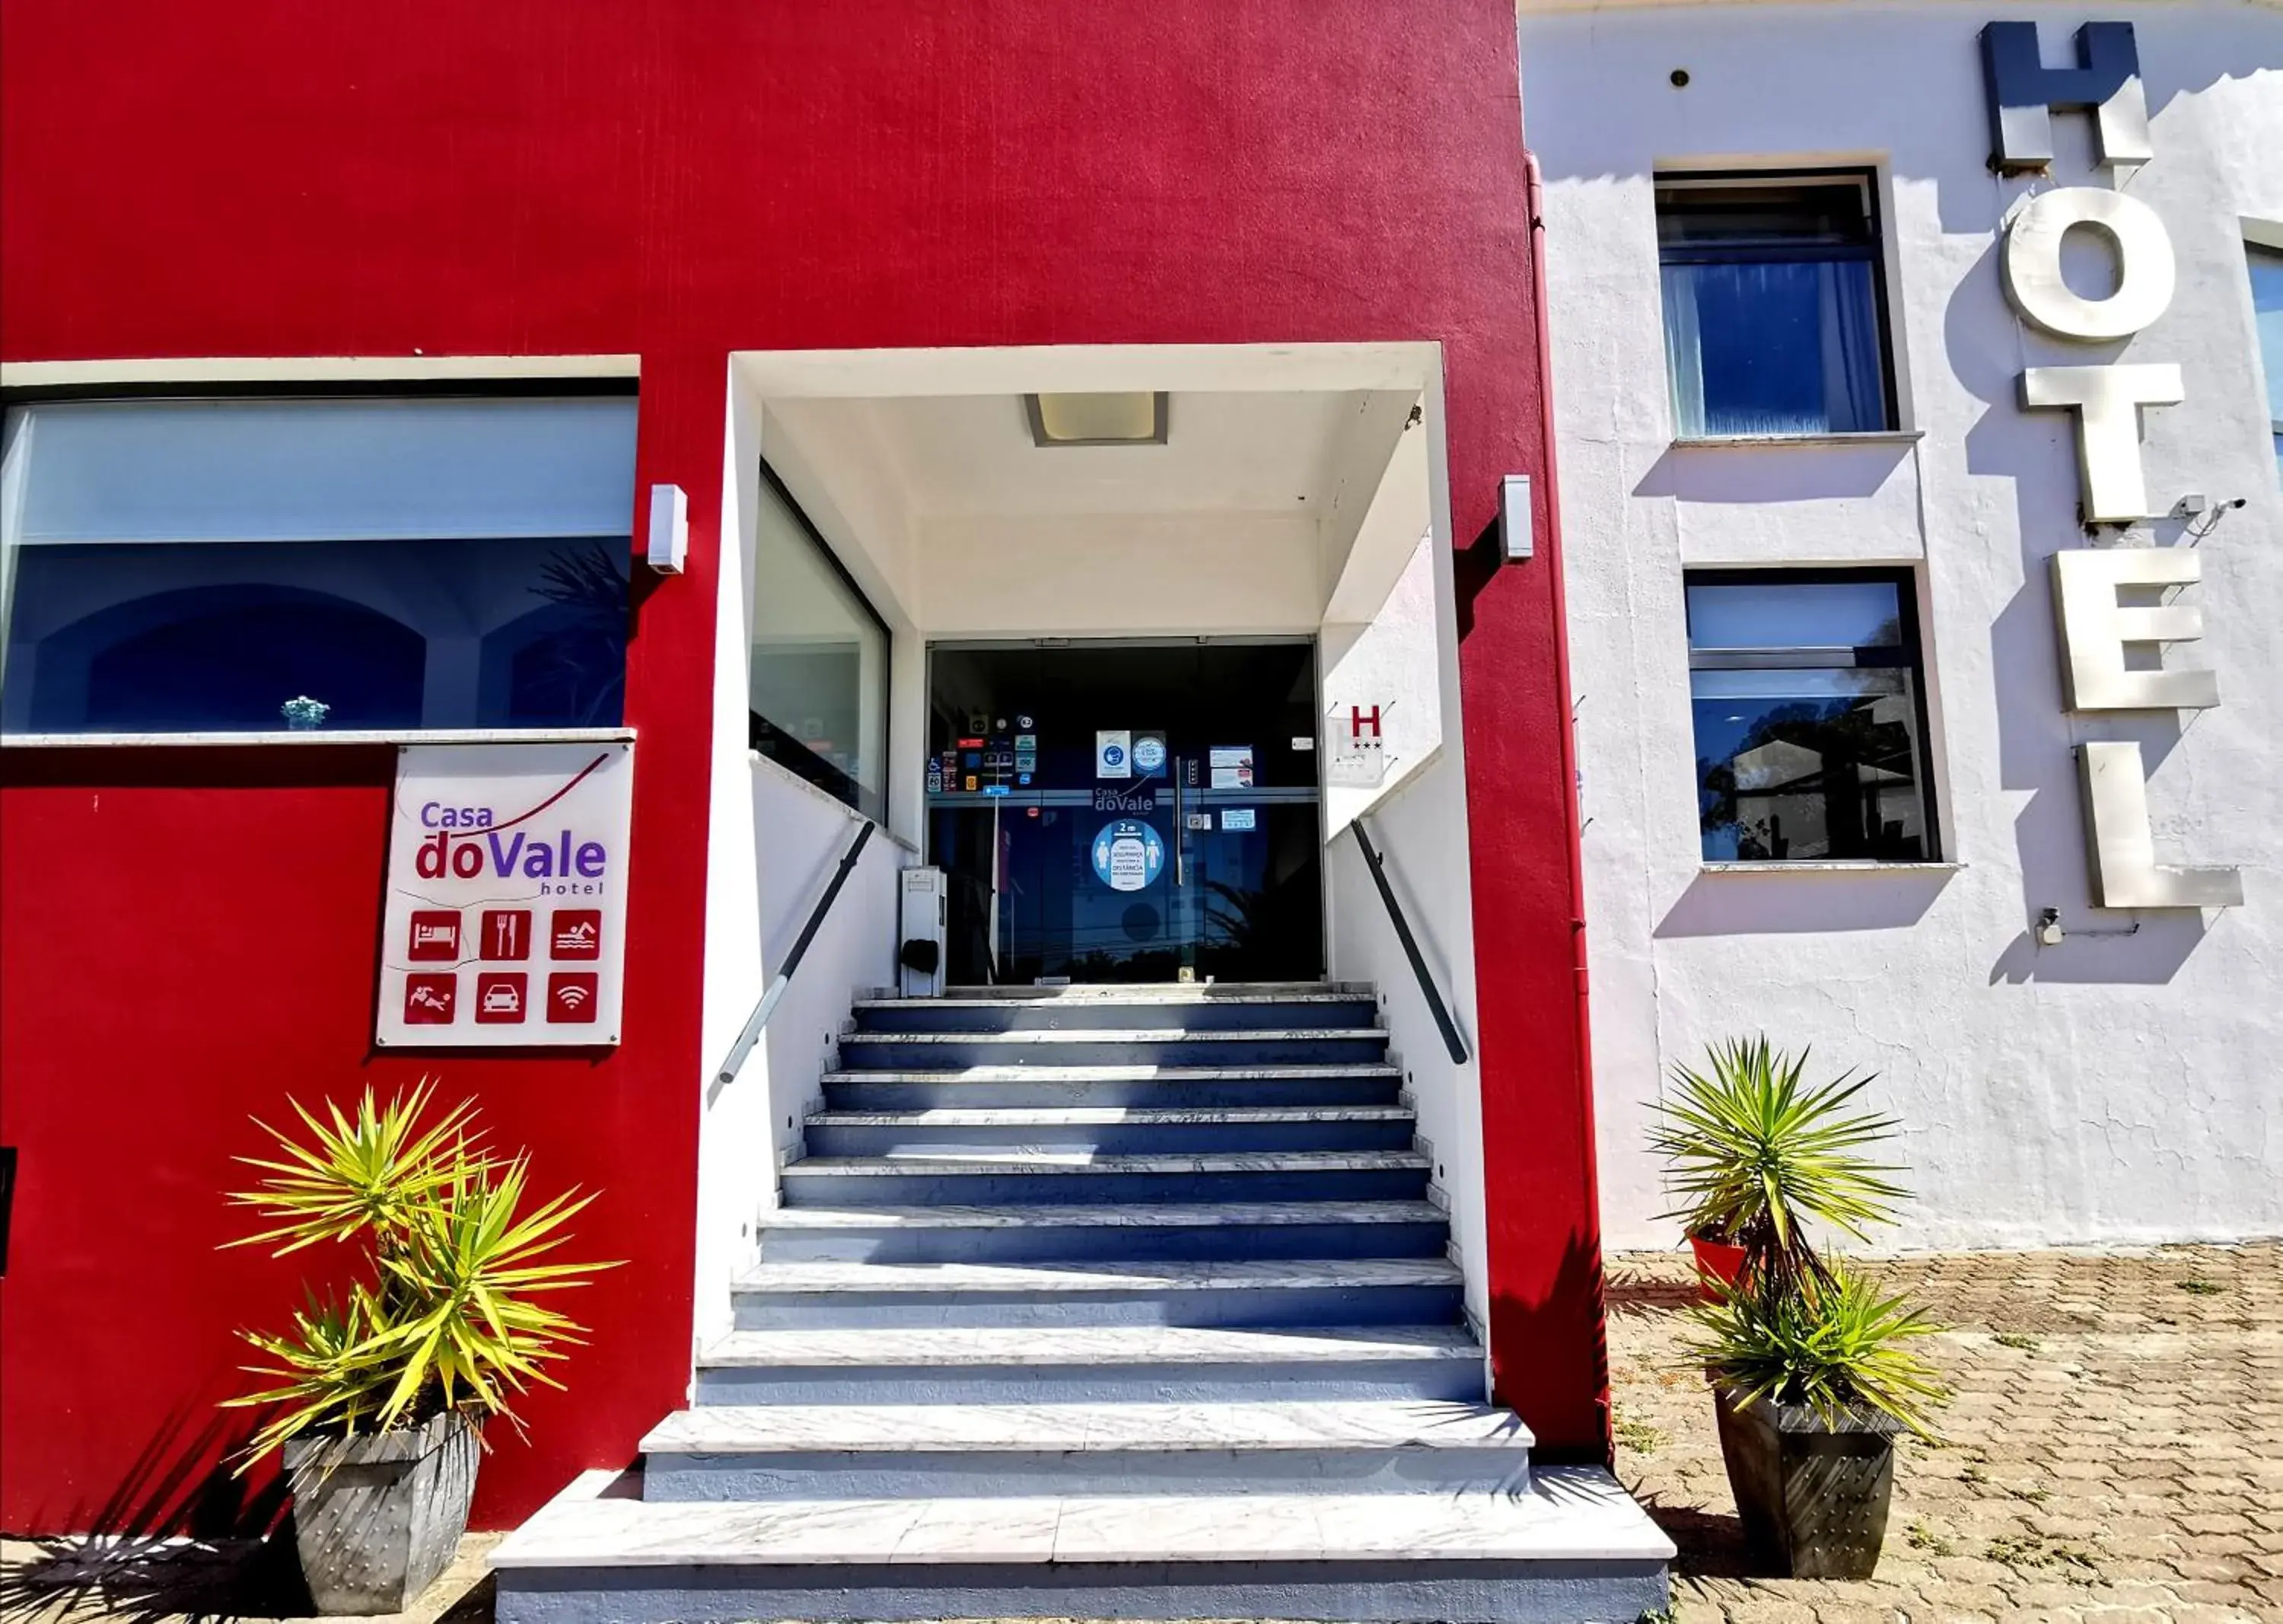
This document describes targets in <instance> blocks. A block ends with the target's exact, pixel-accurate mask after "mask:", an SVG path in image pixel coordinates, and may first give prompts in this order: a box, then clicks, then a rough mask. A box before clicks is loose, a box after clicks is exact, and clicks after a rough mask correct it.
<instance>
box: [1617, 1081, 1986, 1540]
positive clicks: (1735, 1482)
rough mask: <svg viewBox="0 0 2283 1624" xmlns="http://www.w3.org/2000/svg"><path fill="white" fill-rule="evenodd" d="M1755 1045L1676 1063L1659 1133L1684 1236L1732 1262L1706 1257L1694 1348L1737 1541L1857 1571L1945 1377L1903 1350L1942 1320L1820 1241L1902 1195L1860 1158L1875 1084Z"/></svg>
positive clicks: (1879, 1128)
mask: <svg viewBox="0 0 2283 1624" xmlns="http://www.w3.org/2000/svg"><path fill="white" fill-rule="evenodd" d="M1807 1060H1808V1056H1807V1052H1806V1051H1805V1050H1802V1051H1801V1052H1800V1053H1799V1055H1798V1056H1796V1057H1794V1056H1792V1055H1790V1054H1788V1053H1786V1052H1784V1051H1781V1050H1774V1049H1773V1048H1771V1046H1770V1045H1769V1043H1768V1042H1767V1040H1766V1038H1765V1037H1758V1038H1739V1039H1734V1040H1730V1041H1729V1042H1723V1043H1718V1044H1715V1045H1713V1046H1712V1048H1711V1050H1710V1061H1711V1065H1710V1072H1709V1073H1700V1072H1697V1071H1695V1070H1693V1069H1691V1068H1689V1067H1687V1066H1676V1067H1675V1068H1674V1081H1675V1085H1676V1086H1675V1089H1674V1091H1673V1094H1672V1096H1671V1097H1670V1098H1668V1099H1667V1100H1665V1101H1664V1102H1663V1103H1662V1104H1661V1105H1659V1107H1658V1109H1659V1110H1660V1112H1661V1113H1662V1114H1663V1120H1662V1121H1661V1122H1660V1123H1659V1124H1658V1126H1657V1127H1656V1129H1655V1130H1654V1131H1653V1134H1652V1140H1651V1142H1652V1144H1654V1145H1655V1147H1656V1149H1657V1150H1658V1151H1659V1152H1662V1153H1663V1154H1664V1157H1665V1158H1666V1159H1667V1162H1668V1164H1669V1165H1670V1167H1671V1175H1672V1183H1673V1188H1674V1189H1675V1190H1676V1191H1678V1192H1679V1194H1680V1195H1681V1196H1682V1197H1683V1198H1684V1199H1685V1201H1686V1203H1687V1205H1686V1206H1684V1207H1683V1208H1682V1209H1681V1210H1680V1212H1679V1214H1676V1215H1678V1216H1680V1217H1681V1218H1682V1219H1683V1220H1684V1221H1685V1222H1686V1223H1687V1229H1688V1232H1689V1234H1690V1236H1691V1238H1698V1237H1701V1236H1716V1237H1718V1238H1721V1239H1723V1240H1725V1241H1726V1242H1728V1243H1729V1244H1730V1245H1734V1248H1735V1249H1736V1251H1737V1253H1739V1255H1738V1256H1737V1257H1736V1258H1735V1259H1734V1266H1733V1268H1731V1269H1726V1270H1725V1271H1722V1270H1720V1269H1718V1265H1717V1264H1712V1265H1707V1264H1704V1263H1700V1265H1699V1268H1700V1278H1702V1279H1703V1283H1704V1288H1705V1290H1704V1295H1705V1300H1703V1301H1702V1302H1700V1303H1699V1304H1698V1305H1697V1306H1696V1307H1695V1309H1694V1310H1693V1311H1692V1312H1693V1314H1694V1316H1695V1321H1696V1324H1697V1331H1698V1337H1697V1339H1696V1340H1695V1342H1694V1343H1693V1344H1692V1345H1691V1346H1690V1347H1689V1348H1688V1349H1687V1357H1688V1359H1689V1360H1690V1361H1691V1362H1695V1363H1699V1364H1701V1365H1702V1366H1703V1369H1704V1371H1705V1374H1706V1376H1707V1377H1708V1378H1710V1382H1711V1384H1712V1390H1713V1401H1714V1404H1715V1407H1716V1409H1717V1410H1718V1419H1719V1426H1720V1450H1721V1455H1722V1457H1723V1458H1724V1460H1725V1461H1726V1464H1727V1469H1728V1485H1729V1488H1730V1489H1731V1491H1732V1492H1733V1493H1734V1495H1735V1497H1736V1510H1737V1514H1738V1517H1739V1519H1741V1522H1742V1523H1743V1526H1744V1534H1745V1538H1746V1540H1747V1542H1749V1544H1751V1546H1752V1547H1753V1548H1754V1549H1755V1550H1757V1552H1758V1553H1759V1554H1760V1555H1761V1556H1762V1557H1763V1558H1765V1559H1766V1560H1768V1561H1770V1562H1772V1563H1774V1564H1776V1565H1779V1566H1780V1568H1781V1570H1782V1571H1783V1572H1785V1573H1789V1574H1791V1575H1792V1576H1793V1577H1795V1578H1830V1579H1846V1578H1867V1577H1868V1576H1869V1575H1870V1573H1872V1571H1873V1569H1874V1567H1875V1566H1876V1565H1877V1563H1878V1559H1879V1550H1880V1547H1881V1545H1882V1542H1883V1541H1884V1539H1885V1535H1886V1524H1887V1507H1888V1503H1889V1501H1890V1495H1891V1494H1892V1490H1893V1485H1894V1441H1895V1438H1896V1436H1897V1434H1898V1433H1901V1432H1903V1431H1905V1430H1909V1431H1915V1432H1919V1433H1926V1432H1927V1425H1928V1424H1927V1419H1926V1415H1927V1411H1928V1409H1930V1408H1931V1407H1932V1406H1933V1405H1935V1404H1936V1403H1938V1402H1939V1401H1941V1399H1942V1397H1943V1396H1944V1392H1943V1386H1942V1383H1941V1380H1940V1378H1938V1376H1937V1375H1936V1372H1935V1370H1933V1368H1932V1367H1931V1366H1930V1365H1928V1363H1927V1362H1925V1361H1924V1360H1923V1359H1922V1358H1921V1357H1920V1355H1918V1354H1917V1353H1916V1352H1915V1351H1914V1350H1913V1347H1911V1344H1912V1342H1913V1340H1914V1339H1918V1338H1921V1337H1923V1336H1926V1335H1928V1334H1930V1333H1931V1332H1933V1331H1936V1330H1937V1329H1939V1327H1937V1326H1936V1325H1934V1324H1932V1323H1928V1320H1927V1319H1926V1317H1925V1316H1924V1315H1923V1314H1922V1313H1921V1311H1920V1310H1918V1309H1916V1308H1912V1307H1911V1306H1909V1305H1908V1304H1907V1303H1906V1302H1905V1301H1904V1300H1902V1299H1900V1298H1897V1297H1882V1296H1881V1295H1880V1294H1879V1293H1878V1292H1877V1291H1876V1290H1875V1289H1874V1286H1873V1284H1872V1283H1871V1281H1870V1280H1869V1279H1868V1278H1867V1277H1866V1276H1864V1275H1862V1274H1861V1273H1859V1272H1858V1271H1857V1270H1855V1269H1851V1268H1850V1267H1848V1266H1847V1265H1845V1264H1843V1263H1842V1262H1840V1261H1836V1260H1835V1259H1833V1258H1829V1257H1827V1256H1825V1255H1823V1254H1822V1253H1819V1252H1818V1251H1817V1250H1816V1247H1815V1245H1814V1243H1813V1241H1812V1239H1811V1238H1810V1237H1809V1235H1808V1233H1807V1227H1808V1226H1809V1225H1810V1224H1821V1225H1824V1226H1827V1227H1828V1228H1829V1229H1832V1230H1838V1231H1840V1232H1842V1233H1844V1234H1847V1235H1850V1236H1852V1237H1854V1238H1857V1239H1858V1240H1867V1239H1868V1238H1869V1234H1868V1230H1869V1229H1870V1227H1871V1226H1872V1225H1874V1224H1880V1223H1887V1222H1892V1219H1893V1211H1894V1204H1895V1203H1896V1202H1897V1201H1898V1200H1901V1199H1903V1198H1905V1194H1906V1192H1905V1191H1904V1190H1903V1189H1902V1188H1901V1187H1900V1186H1899V1185H1897V1184H1896V1183H1893V1182H1892V1181H1891V1180H1890V1178H1889V1177H1888V1175H1890V1174H1892V1173H1896V1172H1898V1171H1900V1169H1899V1168H1897V1167H1894V1166H1892V1165H1891V1164H1888V1163H1882V1162H1877V1161H1874V1160H1872V1159H1871V1158H1870V1157H1869V1155H1867V1154H1866V1152H1867V1151H1868V1150H1869V1148H1870V1147H1871V1146H1873V1145H1874V1144H1879V1143H1881V1142H1882V1141H1885V1140H1888V1139H1890V1138H1892V1137H1893V1136H1894V1134H1895V1128H1896V1124H1895V1121H1894V1120H1893V1119H1892V1118H1890V1117H1884V1116H1880V1115H1877V1114H1875V1113H1870V1112H1865V1111H1860V1110H1856V1109H1851V1106H1850V1102H1851V1100H1852V1099H1853V1098H1854V1097H1855V1096H1856V1095H1857V1094H1858V1093H1860V1092H1861V1091H1862V1089H1864V1087H1865V1086H1866V1084H1868V1083H1869V1082H1870V1081H1872V1079H1871V1078H1870V1077H1869V1076H1865V1077H1862V1078H1859V1079H1858V1078H1857V1077H1855V1076H1854V1074H1852V1073H1849V1074H1844V1075H1842V1076H1840V1077H1838V1078H1835V1079H1834V1080H1832V1081H1828V1082H1825V1083H1820V1084H1811V1083H1809V1082H1808V1081H1807Z"/></svg>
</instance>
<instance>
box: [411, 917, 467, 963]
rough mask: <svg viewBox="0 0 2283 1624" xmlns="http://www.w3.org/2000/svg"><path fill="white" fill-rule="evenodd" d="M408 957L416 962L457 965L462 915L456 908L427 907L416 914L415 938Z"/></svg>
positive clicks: (413, 927)
mask: <svg viewBox="0 0 2283 1624" xmlns="http://www.w3.org/2000/svg"><path fill="white" fill-rule="evenodd" d="M404 956H405V957H407V958H409V959H410V960H412V962H413V963H415V964H433V963H438V962H441V963H443V964H456V963H457V962H458V961H459V957H460V916H459V914H458V913H457V912H456V911H455V910H445V909H433V910H431V909H423V910H420V911H419V912H417V913H416V914H414V915H413V916H412V939H411V940H410V941H408V942H406V943H405V945H404Z"/></svg>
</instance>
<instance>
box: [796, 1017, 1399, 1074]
mask: <svg viewBox="0 0 2283 1624" xmlns="http://www.w3.org/2000/svg"><path fill="white" fill-rule="evenodd" d="M1386 1053H1387V1034H1386V1033H1384V1032H1383V1031H1379V1030H1377V1029H1375V1028H1372V1027H1280V1028H1246V1029H1244V1030H1242V1031H1232V1032H1185V1031H1182V1030H1180V1029H1179V1028H1177V1027H1157V1028H1147V1027H1144V1028H1135V1029H1132V1030H1123V1029H1119V1028H1115V1027H1110V1028H1097V1029H1092V1030H1076V1029H1064V1030H1060V1031H1052V1032H998V1033H975V1032H849V1033H845V1034H843V1035H842V1036H841V1039H840V1065H841V1066H842V1068H843V1069H846V1070H856V1069H861V1068H865V1067H871V1066H877V1067H881V1068H883V1069H886V1070H904V1071H947V1070H951V1069H954V1068H963V1067H967V1066H1261V1065H1292V1064H1296V1063H1304V1064H1307V1065H1331V1064H1339V1063H1347V1064H1353V1063H1357V1062H1368V1061H1375V1060H1381V1059H1383V1058H1385V1057H1386Z"/></svg>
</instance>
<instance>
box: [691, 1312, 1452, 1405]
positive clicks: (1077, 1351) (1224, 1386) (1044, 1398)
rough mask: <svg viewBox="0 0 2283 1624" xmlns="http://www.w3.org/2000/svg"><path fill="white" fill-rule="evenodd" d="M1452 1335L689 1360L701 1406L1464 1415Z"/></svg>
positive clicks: (1013, 1337) (878, 1335)
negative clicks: (1213, 1405)
mask: <svg viewBox="0 0 2283 1624" xmlns="http://www.w3.org/2000/svg"><path fill="white" fill-rule="evenodd" d="M1485 1391H1486V1389H1485V1386H1484V1368H1483V1350H1482V1347H1481V1345H1480V1344H1479V1343H1477V1341H1476V1340H1475V1339H1474V1338H1473V1337H1472V1336H1471V1335H1469V1333H1468V1331H1466V1330H1465V1329H1464V1328H1463V1327H1461V1326H1459V1325H1455V1324H1431V1325H1373V1326H1353V1327H1347V1328H1342V1329H1313V1330H1266V1329H1258V1328H1243V1327H1229V1326H1175V1325H1100V1326H1086V1325H1078V1326H1061V1327H1043V1328H1042V1327H1034V1326H1025V1327H1017V1328H1008V1327H995V1328H986V1327H978V1328H971V1329H963V1330H946V1329H941V1328H934V1327H931V1328H928V1329H923V1330H905V1329H895V1328H887V1329H870V1330H855V1331H735V1332H732V1333H731V1334H730V1335H729V1336H727V1337H725V1338H723V1339H721V1340H719V1341H717V1342H714V1343H713V1344H711V1345H709V1346H708V1347H705V1349H704V1350H703V1351H702V1352H701V1353H700V1354H699V1355H698V1358H697V1401H698V1403H700V1404H701V1405H703V1404H900V1403H942V1404H1031V1403H1050V1402H1064V1403H1067V1402H1101V1403H1118V1402H1166V1403H1173V1402H1189V1403H1209V1402H1230V1401H1245V1400H1269V1399H1277V1400H1288V1401H1297V1400H1302V1399H1323V1400H1342V1399H1412V1400H1432V1399H1445V1400H1457V1401H1463V1402H1469V1403H1478V1402H1480V1401H1482V1399H1483V1397H1484V1393H1485Z"/></svg>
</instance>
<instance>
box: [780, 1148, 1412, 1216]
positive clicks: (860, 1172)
mask: <svg viewBox="0 0 2283 1624" xmlns="http://www.w3.org/2000/svg"><path fill="white" fill-rule="evenodd" d="M1429 1166H1430V1163H1429V1161H1428V1159H1427V1158H1426V1157H1424V1156H1422V1155H1421V1154H1420V1153H1419V1152H1416V1151H1273V1152H1271V1151H1235V1152H1223V1153H1216V1154H1207V1155H1195V1156H1190V1155H1172V1156H1123V1155H1120V1156H1096V1155H1090V1154H1088V1153H1087V1152H1061V1153H1054V1154H1050V1153H1047V1152H1032V1153H1025V1152H1000V1153H997V1154H994V1155H990V1156H979V1155H970V1156H962V1157H955V1158H931V1157H926V1156H872V1157H810V1158H807V1159H804V1160H801V1161H797V1162H794V1163H792V1164H791V1166H789V1167H786V1168H785V1169H784V1172H783V1189H784V1201H785V1205H786V1206H929V1205H934V1204H954V1205H959V1206H978V1205H980V1206H998V1205H1002V1204H1007V1203H1012V1202H1028V1201H1040V1202H1048V1203H1056V1202H1073V1201H1084V1202H1095V1201H1108V1202H1136V1201H1214V1202H1220V1201H1389V1200H1395V1201H1415V1200H1418V1199H1420V1198H1422V1197H1423V1196H1424V1195H1425V1194H1426V1191H1427V1173H1428V1168H1429Z"/></svg>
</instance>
